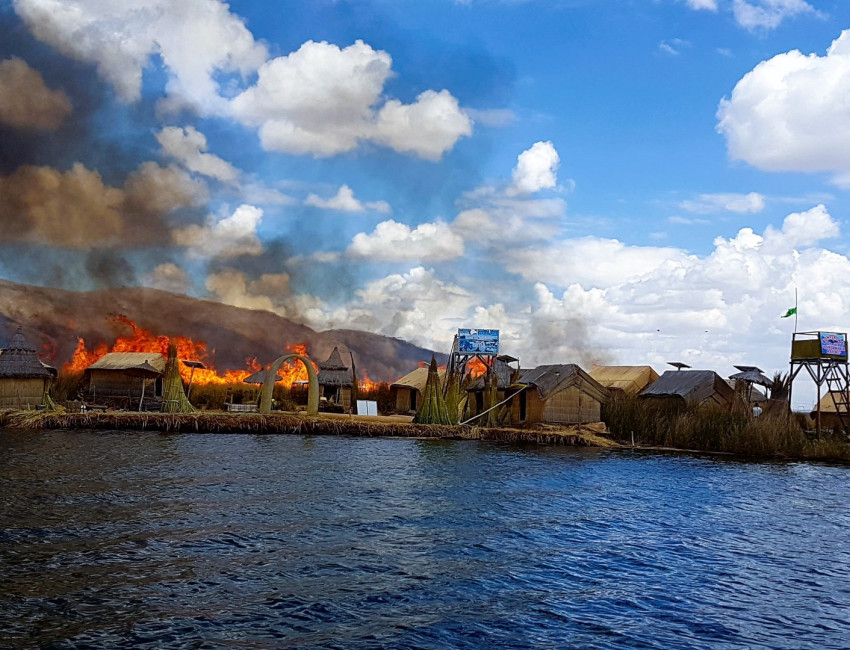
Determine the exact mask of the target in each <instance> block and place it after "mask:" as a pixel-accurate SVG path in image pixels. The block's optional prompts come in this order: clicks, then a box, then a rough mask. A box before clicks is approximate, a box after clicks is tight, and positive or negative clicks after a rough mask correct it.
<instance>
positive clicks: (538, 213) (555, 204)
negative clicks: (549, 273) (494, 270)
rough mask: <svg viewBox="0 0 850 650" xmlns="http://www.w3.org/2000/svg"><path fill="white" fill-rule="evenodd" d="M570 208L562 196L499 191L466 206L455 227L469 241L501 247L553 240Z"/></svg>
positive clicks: (456, 219) (480, 197) (460, 213)
mask: <svg viewBox="0 0 850 650" xmlns="http://www.w3.org/2000/svg"><path fill="white" fill-rule="evenodd" d="M565 211H566V204H565V203H564V201H563V200H562V199H558V198H555V199H535V200H529V199H517V198H511V197H505V196H502V195H498V194H492V195H490V196H486V195H478V197H477V205H476V207H471V208H468V209H465V210H462V211H461V212H459V213H458V215H457V217H456V218H455V220H454V221H453V222H452V230H454V231H455V232H456V233H458V234H459V235H462V236H463V237H464V238H465V239H466V240H467V241H469V242H476V243H478V244H487V245H494V246H496V247H499V246H500V245H501V244H504V243H505V242H510V245H511V246H515V245H516V244H517V243H526V242H534V241H540V240H549V239H552V237H554V236H555V235H557V234H558V233H559V232H560V230H561V223H560V218H561V217H562V216H563V215H564V213H565Z"/></svg>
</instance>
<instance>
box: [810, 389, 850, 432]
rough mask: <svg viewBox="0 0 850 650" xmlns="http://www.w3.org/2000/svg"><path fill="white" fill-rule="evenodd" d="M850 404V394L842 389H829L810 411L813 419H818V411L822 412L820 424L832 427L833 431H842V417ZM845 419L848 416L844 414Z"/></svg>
mask: <svg viewBox="0 0 850 650" xmlns="http://www.w3.org/2000/svg"><path fill="white" fill-rule="evenodd" d="M848 404H850V395H847V394H842V392H841V391H827V393H826V395H824V396H823V397H821V398H820V401H819V402H818V403H817V404H815V408H814V409H812V412H811V413H810V415H811V417H812V419H813V420H815V421H817V418H818V412H820V424H821V428H823V429H832V430H833V431H842V430H843V427H842V423H841V417H840V416H839V409H841V412H842V414H843V413H845V412H846V411H847V409H848V406H847V405H848ZM844 417H845V419H846V418H847V416H846V415H845V416H844Z"/></svg>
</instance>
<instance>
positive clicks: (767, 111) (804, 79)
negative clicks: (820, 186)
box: [717, 30, 850, 174]
mask: <svg viewBox="0 0 850 650" xmlns="http://www.w3.org/2000/svg"><path fill="white" fill-rule="evenodd" d="M848 94H850V30H848V31H844V32H842V34H841V36H839V37H838V38H837V39H836V40H835V41H834V42H833V43H832V45H831V46H830V47H829V49H828V50H827V53H826V56H823V57H821V56H817V55H815V54H810V55H808V56H805V55H803V54H802V53H800V52H799V51H797V50H794V51H791V52H787V53H785V54H779V55H777V56H775V57H773V58H772V59H769V60H767V61H763V62H762V63H760V64H759V65H757V66H756V67H755V68H754V69H753V70H751V71H750V72H748V73H747V74H746V75H744V77H743V78H742V79H741V80H740V81H739V82H738V83H737V84H736V86H735V88H734V90H733V91H732V96H731V97H730V98H728V99H725V98H724V99H723V100H722V101H721V102H720V107H719V108H718V111H717V117H718V120H719V121H718V125H717V130H718V131H719V132H720V133H722V134H723V135H724V136H726V143H727V147H728V149H729V155H730V156H731V157H732V158H734V159H738V160H744V161H746V162H748V163H750V164H751V165H754V166H755V167H758V168H760V169H765V170H769V171H805V172H809V171H835V172H840V173H845V174H846V173H847V172H850V104H848V102H847V101H846V97H847V96H848Z"/></svg>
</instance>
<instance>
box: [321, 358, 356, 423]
mask: <svg viewBox="0 0 850 650" xmlns="http://www.w3.org/2000/svg"><path fill="white" fill-rule="evenodd" d="M317 365H318V366H319V394H320V396H321V397H323V398H325V401H327V402H333V403H334V404H338V405H340V406H342V407H343V408H344V409H348V408H349V407H350V406H351V393H352V386H353V385H354V384H353V382H352V379H351V372H350V371H349V369H348V366H347V365H345V363H343V361H342V355H340V353H339V348H336V347H335V348H334V349H333V352H331V355H330V356H329V357H328V359H327V361H323V362H320V363H318V364H317Z"/></svg>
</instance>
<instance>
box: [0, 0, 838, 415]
mask: <svg viewBox="0 0 850 650" xmlns="http://www.w3.org/2000/svg"><path fill="white" fill-rule="evenodd" d="M0 30H2V31H0V34H2V35H1V36H0V278H3V279H7V280H12V281H15V282H23V283H30V284H37V285H44V286H55V287H61V288H65V289H75V290H92V289H98V288H104V287H119V286H147V287H153V288H158V289H163V290H167V291H172V292H176V293H185V294H188V295H191V296H196V297H200V298H205V299H211V300H216V301H220V302H223V303H227V304H231V305H236V306H240V307H247V308H251V309H263V310H269V311H273V312H276V313H278V314H280V315H282V316H285V317H287V318H290V319H292V320H295V321H298V322H301V323H304V324H306V325H309V326H310V327H313V328H315V329H317V330H327V329H332V328H353V329H361V330H367V331H371V332H376V333H380V334H384V335H387V336H393V337H398V338H402V339H405V340H408V341H411V342H413V343H416V344H418V345H422V346H425V347H428V348H431V349H435V350H439V351H442V352H448V351H449V349H450V346H451V342H452V339H453V336H454V334H455V333H456V332H457V329H458V328H466V327H470V328H488V329H498V330H500V333H501V350H502V352H503V353H505V354H510V355H513V356H515V357H518V358H519V359H520V362H521V364H522V366H523V367H533V366H534V365H537V364H541V363H579V364H581V365H582V366H583V367H585V368H589V367H591V366H592V365H593V364H594V363H600V364H630V365H631V364H649V365H652V366H653V367H655V368H656V370H658V371H664V370H665V369H668V368H669V366H667V362H669V361H681V362H684V363H687V364H689V365H691V366H692V367H694V368H699V369H713V370H716V371H717V372H719V373H720V374H721V375H722V376H728V375H730V374H732V373H734V372H736V371H735V369H734V365H740V364H744V365H757V366H759V367H761V368H762V369H763V370H764V371H765V372H766V373H768V374H772V373H773V372H776V371H783V372H786V371H787V370H788V361H789V351H790V340H791V334H792V332H793V331H794V327H795V322H794V320H795V319H794V318H793V317H790V318H782V315H783V314H785V313H786V311H787V310H788V309H789V308H791V307H794V306H795V304H796V305H797V306H798V319H799V320H798V322H797V324H796V326H797V328H798V330H800V331H810V330H820V331H838V332H845V331H847V329H848V327H850V291H848V290H850V258H848V255H850V250H848V240H847V239H846V236H845V232H846V231H847V228H848V226H847V223H846V219H845V214H846V211H847V207H848V191H850V5H848V3H847V2H846V0H835V1H825V2H819V3H815V2H807V1H806V0H631V1H630V0H608V1H603V0H546V1H543V0H539V1H538V0H464V1H452V0H428V1H426V2H421V1H420V2H414V1H409V0H385V1H376V2H365V1H363V2H348V1H344V0H339V1H324V0H305V1H301V0H278V1H271V0H265V1H258V0H240V1H236V0H233V1H231V2H229V3H228V2H222V1H220V0H0ZM845 30H847V31H845ZM795 296H796V297H795ZM795 301H796V302H795ZM187 334H188V335H191V333H187ZM795 390H796V387H795ZM796 395H797V397H796V398H795V400H794V404H793V405H794V406H795V407H806V406H810V405H811V404H810V403H809V404H806V403H805V402H806V401H807V400H808V401H809V402H811V401H813V391H812V390H809V389H804V390H803V391H802V392H798V393H796Z"/></svg>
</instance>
